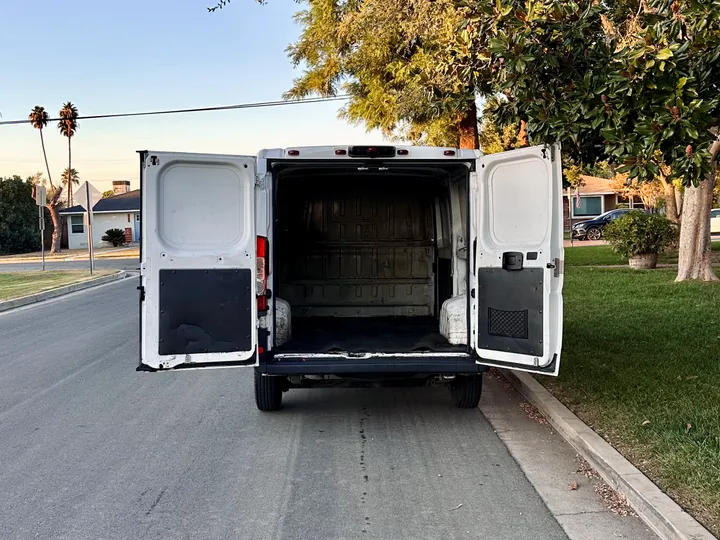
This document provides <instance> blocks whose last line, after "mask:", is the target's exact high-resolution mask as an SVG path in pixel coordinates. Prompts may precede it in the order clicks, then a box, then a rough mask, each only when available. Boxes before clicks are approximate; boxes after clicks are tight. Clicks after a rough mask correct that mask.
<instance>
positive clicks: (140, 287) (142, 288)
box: [137, 285, 145, 302]
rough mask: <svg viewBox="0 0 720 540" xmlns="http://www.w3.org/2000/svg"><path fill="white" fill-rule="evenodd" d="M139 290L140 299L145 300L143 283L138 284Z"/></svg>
mask: <svg viewBox="0 0 720 540" xmlns="http://www.w3.org/2000/svg"><path fill="white" fill-rule="evenodd" d="M137 290H138V291H140V301H141V302H144V301H145V287H143V286H142V285H138V288H137Z"/></svg>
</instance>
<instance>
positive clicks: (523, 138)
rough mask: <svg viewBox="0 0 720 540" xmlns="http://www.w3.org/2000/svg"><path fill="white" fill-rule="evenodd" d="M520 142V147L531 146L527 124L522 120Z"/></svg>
mask: <svg viewBox="0 0 720 540" xmlns="http://www.w3.org/2000/svg"><path fill="white" fill-rule="evenodd" d="M518 142H519V143H520V146H530V145H529V143H528V138H527V122H526V121H525V120H520V132H519V133H518Z"/></svg>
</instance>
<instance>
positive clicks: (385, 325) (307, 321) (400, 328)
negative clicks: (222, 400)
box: [276, 317, 466, 353]
mask: <svg viewBox="0 0 720 540" xmlns="http://www.w3.org/2000/svg"><path fill="white" fill-rule="evenodd" d="M438 330H439V325H438V321H437V319H435V318H434V317H293V320H292V339H291V340H290V341H288V342H287V343H285V344H283V345H282V346H281V347H279V348H277V349H276V350H277V351H278V352H294V353H297V352H314V353H329V352H391V353H392V352H403V353H409V352H465V350H466V347H465V346H464V345H460V346H456V345H451V344H450V343H449V342H448V340H447V339H445V337H444V336H442V335H441V334H440V333H439V331H438Z"/></svg>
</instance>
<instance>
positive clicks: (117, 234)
mask: <svg viewBox="0 0 720 540" xmlns="http://www.w3.org/2000/svg"><path fill="white" fill-rule="evenodd" d="M102 241H103V242H110V243H111V244H112V245H113V247H118V246H122V245H125V243H126V240H125V231H123V230H122V229H108V230H107V231H105V236H103V237H102Z"/></svg>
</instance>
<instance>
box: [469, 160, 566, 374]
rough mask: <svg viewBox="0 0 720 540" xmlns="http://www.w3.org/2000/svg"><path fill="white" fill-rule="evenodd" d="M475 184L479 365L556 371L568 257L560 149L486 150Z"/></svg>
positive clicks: (474, 325)
mask: <svg viewBox="0 0 720 540" xmlns="http://www.w3.org/2000/svg"><path fill="white" fill-rule="evenodd" d="M471 189H472V197H471V202H470V204H471V219H472V223H471V232H472V238H473V259H472V260H473V261H474V265H473V267H472V268H474V273H473V274H472V275H471V277H470V286H471V294H470V295H471V317H470V319H471V322H470V328H471V332H472V343H473V344H474V346H475V349H476V351H477V353H478V355H479V356H480V360H479V363H481V364H485V365H491V366H498V367H505V368H510V369H517V370H522V371H531V372H540V373H547V374H549V375H557V373H558V369H559V367H560V349H561V345H562V323H563V315H562V285H563V260H564V256H563V211H562V166H561V163H560V149H559V147H557V146H535V147H530V148H522V149H520V150H513V151H510V152H502V153H499V154H491V155H488V156H483V157H482V158H480V159H478V161H477V172H476V175H474V178H473V181H472V186H471Z"/></svg>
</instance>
